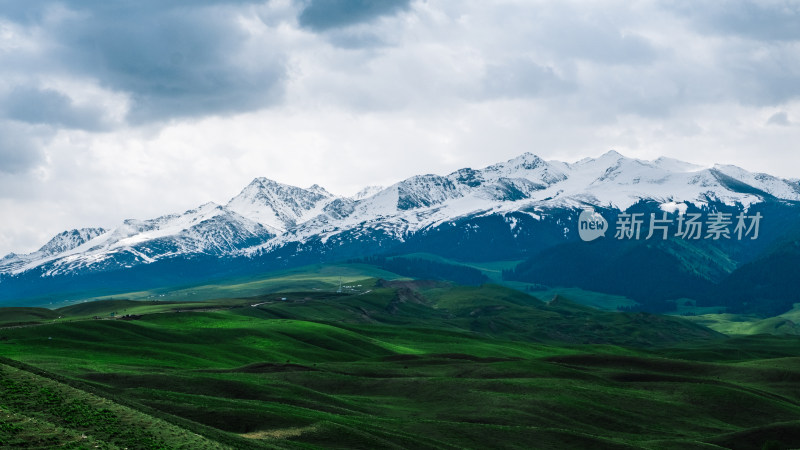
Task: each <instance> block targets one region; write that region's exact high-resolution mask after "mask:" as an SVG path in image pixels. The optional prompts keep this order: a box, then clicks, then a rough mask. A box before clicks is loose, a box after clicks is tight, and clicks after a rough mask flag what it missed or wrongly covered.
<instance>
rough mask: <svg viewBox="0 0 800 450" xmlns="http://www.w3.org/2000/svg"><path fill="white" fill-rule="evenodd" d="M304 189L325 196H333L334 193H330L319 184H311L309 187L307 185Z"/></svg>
mask: <svg viewBox="0 0 800 450" xmlns="http://www.w3.org/2000/svg"><path fill="white" fill-rule="evenodd" d="M306 190H307V191H311V192H314V193H317V194H319V195H322V196H325V197H334V195H333V194H331V193H330V192H328V190H327V189H325V188H324V187H322V186H320V185H318V184H312V185H311V187H309V188H308V189H306Z"/></svg>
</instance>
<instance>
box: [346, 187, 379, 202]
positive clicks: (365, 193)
mask: <svg viewBox="0 0 800 450" xmlns="http://www.w3.org/2000/svg"><path fill="white" fill-rule="evenodd" d="M383 189H384V188H383V186H367V187H365V188H364V189H362V190H360V191H358V192H357V193H356V194H355V195H353V196H352V197H350V198H351V199H353V200H363V199H365V198H369V197H372V196H373V195H375V194H377V193H378V192H380V191H382V190H383Z"/></svg>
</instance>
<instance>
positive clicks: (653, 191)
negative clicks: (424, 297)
mask: <svg viewBox="0 0 800 450" xmlns="http://www.w3.org/2000/svg"><path fill="white" fill-rule="evenodd" d="M642 199H648V200H654V201H656V202H659V203H667V202H673V201H674V202H691V203H694V204H695V205H703V204H705V203H707V202H710V201H713V202H719V203H724V204H728V205H734V204H738V205H741V206H742V207H743V208H747V207H749V206H751V205H753V204H755V203H759V202H763V201H767V200H770V201H771V200H778V201H780V200H784V201H800V183H798V181H797V180H785V179H781V178H777V177H774V176H771V175H767V174H762V173H751V172H748V171H746V170H744V169H741V168H739V167H736V166H729V165H715V166H713V167H701V166H697V165H694V164H690V163H686V162H683V161H678V160H674V159H670V158H659V159H656V160H654V161H644V160H639V159H633V158H627V157H624V156H622V155H620V154H619V153H617V152H615V151H610V152H607V153H605V154H603V155H602V156H600V157H598V158H586V159H583V160H581V161H578V162H575V163H565V162H560V161H545V160H543V159H541V158H539V157H538V156H536V155H534V154H531V153H525V154H523V155H521V156H519V157H517V158H514V159H511V160H509V161H506V162H502V163H498V164H494V165H491V166H489V167H486V168H483V169H480V170H474V169H461V170H458V171H455V172H453V173H451V174H449V175H444V176H441V175H432V174H428V175H419V176H414V177H411V178H408V179H406V180H403V181H401V182H399V183H396V184H394V185H392V186H389V187H386V188H380V187H374V186H373V187H368V188H365V189H364V190H363V191H361V192H359V193H358V194H357V195H355V196H353V197H342V196H336V195H333V194H331V193H330V192H328V191H326V190H325V189H324V188H322V187H320V186H317V185H314V186H311V187H310V188H299V187H295V186H289V185H285V184H281V183H277V182H275V181H272V180H268V179H266V178H257V179H255V180H253V181H252V182H251V183H250V184H249V185H248V186H246V187H245V188H244V189H243V190H242V191H241V193H240V194H239V195H237V196H236V197H234V198H232V199H231V200H230V201H229V202H228V203H227V204H226V205H224V206H223V205H217V204H213V203H207V204H204V205H201V206H199V207H197V208H195V209H192V210H189V211H186V212H184V213H182V214H172V215H167V216H162V217H158V218H155V219H150V220H143V221H142V220H126V221H125V222H123V223H122V224H120V225H119V226H117V227H116V228H113V229H109V230H106V229H102V228H85V229H81V230H72V231H65V232H63V233H61V234H59V235H57V236H55V237H54V238H53V239H52V240H51V241H50V242H48V243H47V244H45V245H44V246H43V247H42V248H41V249H39V250H38V251H36V252H34V253H31V254H26V255H16V254H10V255H7V256H6V257H4V258H3V259H2V260H0V274H4V275H5V276H17V275H20V274H24V273H26V272H29V271H34V270H36V271H39V272H41V276H55V275H65V274H72V273H78V272H81V271H89V272H97V271H106V270H117V269H125V268H129V267H133V266H137V265H142V264H150V263H153V262H156V261H163V260H169V259H175V258H184V259H185V258H193V257H197V256H200V255H202V256H213V257H219V258H224V257H231V258H239V257H244V258H247V257H254V256H255V255H258V256H259V257H268V256H269V255H270V253H271V252H274V251H276V250H277V249H281V248H287V247H288V246H292V245H301V246H302V245H303V244H304V243H306V242H308V241H310V240H318V241H319V242H322V243H326V242H327V241H328V240H330V239H334V240H335V239H336V238H337V236H343V235H345V234H346V235H347V236H348V239H349V240H350V241H351V242H352V241H353V240H358V239H372V237H371V236H373V235H374V233H380V235H381V236H383V237H384V238H389V239H394V240H396V241H404V240H406V239H409V237H411V236H413V235H415V233H418V232H420V231H424V230H428V229H431V228H433V227H436V226H440V225H442V224H445V223H451V222H453V221H456V220H458V219H460V218H465V217H482V216H491V215H499V216H505V215H508V214H511V213H515V212H516V213H520V212H521V213H524V214H526V215H528V216H530V217H531V218H533V219H536V220H539V218H540V217H541V215H543V214H547V212H548V211H551V210H554V209H580V208H582V207H584V206H586V205H587V204H588V205H594V206H597V207H606V208H615V209H618V210H624V209H626V208H628V207H629V206H631V205H633V204H634V203H636V202H638V201H640V200H642ZM510 226H511V227H512V228H513V224H512V225H510ZM0 289H2V287H1V285H0Z"/></svg>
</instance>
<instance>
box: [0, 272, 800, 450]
mask: <svg viewBox="0 0 800 450" xmlns="http://www.w3.org/2000/svg"><path fill="white" fill-rule="evenodd" d="M345 269H348V270H352V272H351V273H350V275H349V276H347V275H343V270H344V269H343V268H341V267H340V268H335V269H331V271H330V272H327V273H323V275H322V276H321V279H319V280H315V279H314V278H313V276H311V275H309V274H308V273H304V272H300V271H298V272H295V273H290V272H287V273H285V274H282V275H281V276H280V277H279V278H278V279H276V280H273V281H269V280H267V279H264V280H257V281H255V282H253V283H255V285H253V286H248V284H247V282H246V280H243V281H242V282H241V283H233V284H227V285H224V286H216V287H215V286H212V285H210V286H208V287H207V288H206V289H205V290H202V292H205V293H204V294H203V295H204V296H205V295H211V294H212V293H213V292H216V293H217V294H218V296H217V297H216V298H214V299H213V300H208V301H202V302H201V301H186V300H183V301H178V300H176V298H178V297H170V299H169V301H166V300H163V301H162V300H159V301H154V300H153V299H152V298H151V299H147V300H142V301H136V302H134V301H129V300H104V301H95V302H86V303H78V304H75V305H72V306H69V307H65V308H60V309H57V310H40V309H37V308H25V309H18V310H17V309H2V310H0V358H2V359H0V399H1V400H0V446H18V447H20V446H24V445H29V446H39V447H40V448H55V447H61V448H95V446H97V448H129V449H133V448H318V447H332V448H364V449H378V448H423V449H424V448H431V449H434V448H441V449H456V448H459V449H460V448H476V449H478V448H481V449H482V448H521V449H523V448H524V449H528V448H554V449H563V448H591V449H596V448H620V449H626V448H631V449H632V448H651V449H669V448H674V449H693V448H697V449H711V448H743V449H744V448H748V449H749V448H797V447H800V389H798V383H800V345H798V344H800V338H798V337H795V336H791V335H780V336H779V335H766V334H758V335H752V336H733V337H731V336H728V335H726V334H723V333H720V332H717V331H714V330H711V329H709V328H707V327H705V326H703V325H702V323H695V322H692V321H689V320H685V319H683V318H680V317H669V316H656V315H650V314H643V313H617V312H609V311H602V310H598V309H596V308H591V307H587V306H584V305H581V304H579V303H577V302H573V301H571V299H568V298H567V297H565V296H564V293H563V292H562V293H560V294H559V295H556V294H554V295H553V296H548V297H549V298H548V297H543V299H544V300H547V301H546V302H545V301H541V300H540V299H539V298H537V297H533V296H531V295H528V294H526V293H524V292H520V291H518V290H514V289H510V288H508V287H504V286H499V285H484V286H480V287H462V286H454V285H452V284H450V283H445V282H432V281H431V282H427V281H413V280H407V279H398V278H397V277H393V278H394V279H388V280H387V279H385V278H384V279H380V280H379V279H375V278H371V279H368V278H366V277H365V276H364V275H365V274H366V273H365V271H369V270H373V269H370V268H346V267H345ZM339 277H342V279H343V283H344V284H345V285H347V286H353V287H351V288H347V289H343V291H344V292H340V293H337V292H336V290H337V289H338V285H339ZM359 285H360V286H359ZM292 286H293V287H292ZM193 289H196V291H195V292H201V289H199V288H193ZM215 289H217V290H216V291H215ZM250 289H252V290H250ZM226 293H227V294H234V295H226ZM244 293H248V294H251V295H247V296H245V295H242V294H244ZM578 294H580V292H578ZM142 298H147V296H145V297H142ZM164 299H166V296H165V297H164ZM284 299H285V300H284ZM112 313H113V316H112ZM698 317H699V316H698ZM693 319H695V320H696V318H693Z"/></svg>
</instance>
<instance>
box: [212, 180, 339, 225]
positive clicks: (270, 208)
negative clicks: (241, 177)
mask: <svg viewBox="0 0 800 450" xmlns="http://www.w3.org/2000/svg"><path fill="white" fill-rule="evenodd" d="M332 200H333V196H332V195H331V194H330V193H329V192H328V191H326V190H325V189H323V188H321V187H320V186H318V185H314V186H312V187H311V188H309V189H303V188H299V187H296V186H290V185H288V184H282V183H278V182H277V181H273V180H270V179H268V178H256V179H255V180H253V181H252V182H251V183H250V184H249V185H247V187H245V188H244V189H243V190H242V192H241V193H239V195H237V196H236V197H234V198H232V199H231V200H230V201H229V202H228V204H227V205H226V207H227V208H228V209H230V210H231V211H234V212H236V213H238V214H240V215H242V216H244V217H249V218H251V219H253V220H255V221H256V222H258V223H260V224H262V225H265V226H267V227H269V228H272V229H275V230H287V229H290V228H293V227H295V226H296V225H297V224H298V223H300V222H303V221H305V220H307V219H308V218H310V217H313V216H315V215H317V214H319V213H320V212H321V210H322V208H323V207H324V206H325V205H326V204H327V203H329V202H330V201H332Z"/></svg>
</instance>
